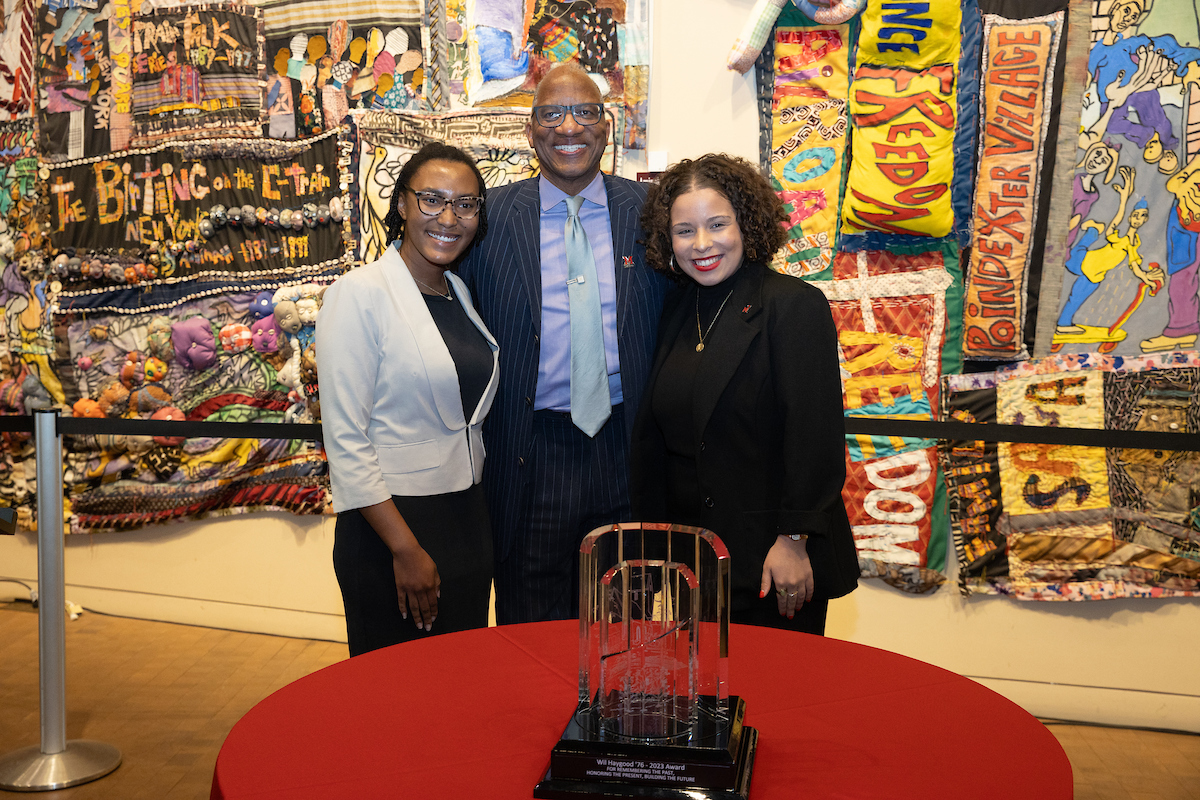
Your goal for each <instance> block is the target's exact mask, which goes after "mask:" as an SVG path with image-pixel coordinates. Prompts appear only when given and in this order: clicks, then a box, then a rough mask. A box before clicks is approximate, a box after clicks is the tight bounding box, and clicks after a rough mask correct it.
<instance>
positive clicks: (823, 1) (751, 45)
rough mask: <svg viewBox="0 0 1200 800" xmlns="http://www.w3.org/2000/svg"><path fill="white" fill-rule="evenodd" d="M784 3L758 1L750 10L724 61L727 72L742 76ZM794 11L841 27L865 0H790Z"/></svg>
mask: <svg viewBox="0 0 1200 800" xmlns="http://www.w3.org/2000/svg"><path fill="white" fill-rule="evenodd" d="M787 2H788V0H758V2H757V3H755V4H754V8H752V9H751V10H750V18H749V19H748V20H746V26H745V27H744V28H742V32H741V34H740V35H739V36H738V38H737V41H735V42H734V43H733V49H732V50H730V51H729V60H728V62H727V64H728V66H729V68H730V69H732V70H735V71H736V72H739V73H741V74H742V75H745V74H746V71H747V70H748V69H750V68H751V67H752V66H754V62H755V61H756V60H757V59H758V54H759V53H761V52H762V49H763V45H765V44H766V43H767V37H768V36H770V35H771V28H772V27H774V25H775V20H777V19H778V18H779V12H781V11H782V10H783V7H784V6H785V5H786V4H787ZM792 3H793V4H794V5H795V6H796V8H798V9H800V11H801V13H803V14H804V16H806V17H808V18H809V19H811V20H812V21H813V22H819V23H820V24H822V25H841V24H842V23H843V22H846V21H847V20H850V19H852V18H853V17H854V15H855V14H857V13H858V12H860V11H862V10H863V8H865V7H866V5H867V0H792Z"/></svg>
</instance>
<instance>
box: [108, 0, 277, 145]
mask: <svg viewBox="0 0 1200 800" xmlns="http://www.w3.org/2000/svg"><path fill="white" fill-rule="evenodd" d="M262 19H263V17H262V12H261V11H260V10H258V9H255V8H252V7H249V6H243V5H234V4H229V5H225V4H211V5H194V6H173V7H170V8H152V9H149V10H147V11H146V12H145V13H143V14H141V15H139V16H137V17H135V18H134V19H133V28H132V30H133V36H132V48H131V50H132V59H133V69H132V72H133V85H132V99H133V109H132V113H133V139H132V143H131V144H132V146H134V147H145V146H148V145H152V144H155V143H157V142H160V141H164V140H166V139H172V140H179V139H184V138H188V137H198V136H212V135H213V134H214V132H216V131H218V130H219V131H220V134H219V135H221V136H239V135H241V136H257V135H258V134H259V132H260V131H261V129H262V116H263V115H262V111H263V109H262V99H263V29H262Z"/></svg>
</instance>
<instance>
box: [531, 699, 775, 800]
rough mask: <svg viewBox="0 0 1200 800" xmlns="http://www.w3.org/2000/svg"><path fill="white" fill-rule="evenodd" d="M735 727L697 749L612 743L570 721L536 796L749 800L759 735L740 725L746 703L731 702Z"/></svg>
mask: <svg viewBox="0 0 1200 800" xmlns="http://www.w3.org/2000/svg"><path fill="white" fill-rule="evenodd" d="M730 706H731V709H732V710H733V712H734V713H733V714H732V719H733V721H732V723H731V724H730V725H729V726H728V727H727V728H725V729H723V730H720V731H716V732H715V733H714V732H713V731H707V732H705V733H707V734H709V735H704V736H701V737H699V739H700V743H699V745H698V746H697V745H696V744H693V745H692V746H680V745H663V744H642V743H635V742H628V741H612V740H611V739H605V737H603V736H600V735H597V734H594V733H592V732H590V731H588V730H587V729H585V728H584V727H583V726H581V725H580V724H579V722H578V721H577V719H576V717H575V716H572V717H571V721H570V723H568V724H567V729H566V730H565V731H564V732H563V735H562V738H561V739H560V740H559V743H558V744H557V745H555V746H554V750H553V751H552V752H551V754H550V766H549V768H548V769H547V770H546V775H545V777H543V778H542V780H541V781H540V782H539V783H538V785H537V786H536V787H534V790H533V796H534V797H536V798H546V800H582V799H583V798H623V797H628V798H635V797H640V798H654V799H655V800H747V798H748V797H749V795H750V779H751V776H752V773H753V771H754V754H755V750H756V749H757V746H758V731H756V730H755V729H754V728H750V727H747V726H744V725H742V717H743V716H744V714H745V708H746V704H745V701H743V700H741V699H740V698H738V697H731V698H730Z"/></svg>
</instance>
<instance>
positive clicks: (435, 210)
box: [408, 189, 483, 219]
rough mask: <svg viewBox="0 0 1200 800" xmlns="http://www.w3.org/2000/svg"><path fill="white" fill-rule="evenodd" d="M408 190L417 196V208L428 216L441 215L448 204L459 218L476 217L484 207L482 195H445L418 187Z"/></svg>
mask: <svg viewBox="0 0 1200 800" xmlns="http://www.w3.org/2000/svg"><path fill="white" fill-rule="evenodd" d="M408 191H410V192H412V193H413V196H414V197H416V198H417V208H419V209H421V213H422V214H424V215H425V216H427V217H436V216H439V215H440V214H441V213H442V211H443V210H444V209H445V208H446V206H450V210H451V211H453V212H454V216H456V217H458V218H459V219H475V217H477V216H479V210H480V209H481V208H483V198H482V197H443V196H442V195H440V194H437V193H436V192H418V191H417V190H416V189H409V190H408Z"/></svg>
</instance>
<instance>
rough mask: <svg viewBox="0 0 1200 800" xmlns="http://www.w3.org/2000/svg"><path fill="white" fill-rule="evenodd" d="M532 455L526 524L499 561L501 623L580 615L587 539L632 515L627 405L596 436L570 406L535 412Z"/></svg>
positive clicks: (617, 408) (498, 614) (615, 411)
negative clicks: (579, 421)
mask: <svg viewBox="0 0 1200 800" xmlns="http://www.w3.org/2000/svg"><path fill="white" fill-rule="evenodd" d="M530 458H531V463H530V465H529V466H528V467H527V469H531V470H533V473H532V476H533V477H532V479H531V481H530V483H529V486H528V489H527V490H526V491H527V492H528V493H529V496H528V497H527V498H525V499H524V503H525V509H526V511H525V515H524V518H525V525H523V526H522V527H521V529H520V530H518V531H517V532H516V536H515V543H514V545H513V547H512V552H511V553H510V554H509V555H508V557H507V558H505V559H504V561H502V562H500V563H498V564H497V565H496V621H497V622H499V623H500V624H509V623H514V622H539V621H542V620H551V619H572V618H574V617H577V616H579V543H580V542H582V541H583V537H584V536H586V535H587V534H589V533H591V531H592V530H594V529H595V528H598V527H600V526H602V525H611V524H612V523H614V522H628V521H629V516H630V510H629V477H628V476H629V469H628V466H627V463H628V454H627V453H626V436H625V417H624V413H623V407H622V406H621V405H618V406H615V407H614V408H613V410H612V416H611V417H609V419H608V422H606V423H605V424H604V427H602V428H601V429H600V430H599V432H597V433H596V436H595V438H588V436H587V435H586V434H585V433H583V432H582V431H581V430H579V429H578V428H576V427H575V424H574V423H573V422H571V416H570V414H565V413H562V412H557V411H537V412H534V415H533V450H532V453H531V456H530ZM515 490H516V487H514V491H515Z"/></svg>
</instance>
